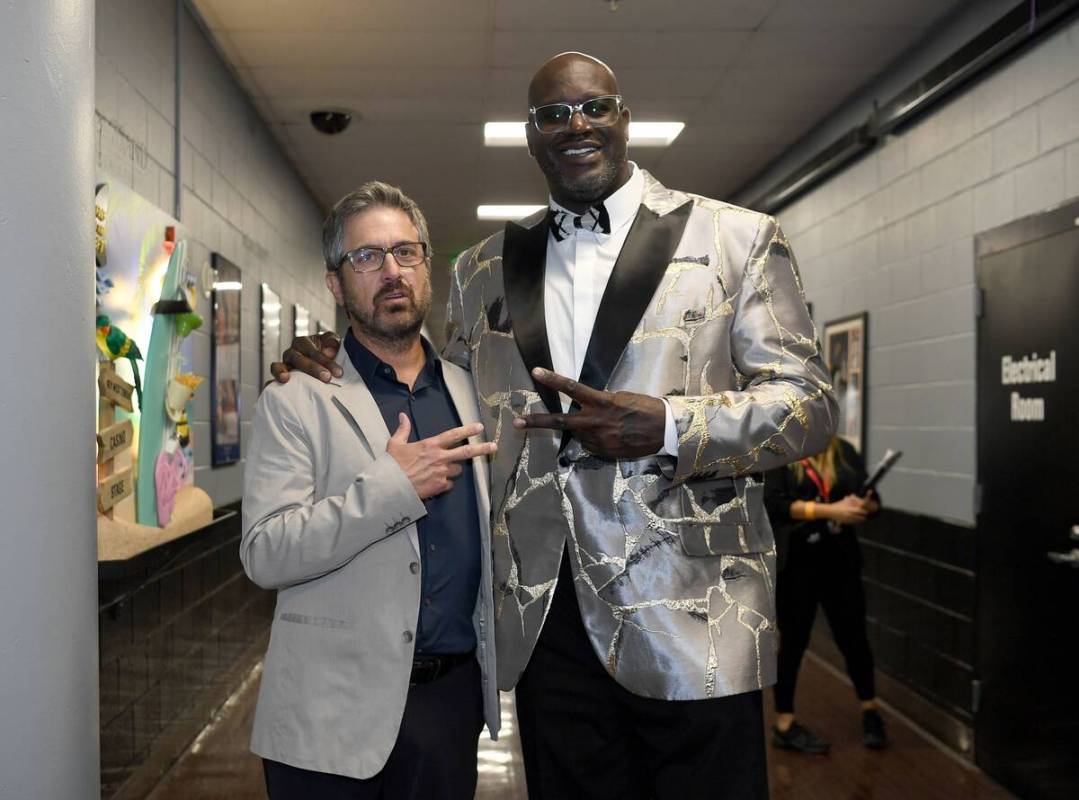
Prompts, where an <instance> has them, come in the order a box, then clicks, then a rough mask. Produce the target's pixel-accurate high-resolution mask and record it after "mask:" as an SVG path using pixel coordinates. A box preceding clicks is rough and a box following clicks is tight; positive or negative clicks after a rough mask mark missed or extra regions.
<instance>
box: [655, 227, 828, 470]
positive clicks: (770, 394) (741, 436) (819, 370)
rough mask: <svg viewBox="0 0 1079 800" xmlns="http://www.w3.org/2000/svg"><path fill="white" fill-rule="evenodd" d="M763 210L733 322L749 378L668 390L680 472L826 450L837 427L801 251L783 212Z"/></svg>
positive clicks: (738, 365) (762, 464)
mask: <svg viewBox="0 0 1079 800" xmlns="http://www.w3.org/2000/svg"><path fill="white" fill-rule="evenodd" d="M760 220H761V222H760V225H759V228H758V230H757V233H756V236H755V238H754V240H753V244H752V246H751V247H750V249H749V253H748V257H747V258H746V259H745V262H744V267H743V269H742V273H741V286H740V287H739V291H738V292H737V296H736V297H735V298H734V304H735V306H734V316H733V320H732V322H731V333H730V343H731V344H730V347H731V353H730V358H731V359H732V361H733V365H734V368H735V369H736V371H737V376H738V379H739V383H740V384H742V386H743V388H742V390H741V391H725V392H717V393H715V394H709V395H703V396H698V397H680V396H670V397H668V398H667V400H668V401H669V402H670V404H671V410H672V411H673V413H674V418H675V424H676V426H677V428H678V463H677V466H676V468H675V474H674V476H672V477H677V478H683V479H684V478H687V477H690V476H699V475H701V474H709V475H713V476H716V477H719V476H725V475H732V474H745V473H748V472H757V471H763V470H767V469H770V468H772V467H776V466H780V465H782V464H787V463H789V462H791V461H794V460H796V459H798V458H801V457H803V456H806V455H810V454H813V453H817V452H820V451H821V450H823V449H824V448H825V446H826V445H827V444H828V440H829V439H830V438H831V436H832V435H833V434H834V433H835V429H836V425H837V424H838V419H839V413H838V405H837V404H836V400H835V396H834V393H833V391H832V387H831V385H830V383H829V378H828V374H827V371H826V370H825V367H824V363H823V361H822V360H821V357H820V352H819V348H818V346H817V341H816V333H815V331H814V329H813V323H812V321H811V320H810V318H809V315H808V313H807V311H806V306H805V301H804V300H803V297H802V287H801V281H800V278H799V275H798V269H797V266H796V264H795V262H794V256H793V255H792V254H791V249H790V245H789V243H788V242H787V239H786V237H785V236H784V235H783V232H782V231H781V230H780V228H779V225H778V224H777V223H776V221H775V220H774V219H772V218H771V217H765V216H761V217H760ZM743 252H744V251H743Z"/></svg>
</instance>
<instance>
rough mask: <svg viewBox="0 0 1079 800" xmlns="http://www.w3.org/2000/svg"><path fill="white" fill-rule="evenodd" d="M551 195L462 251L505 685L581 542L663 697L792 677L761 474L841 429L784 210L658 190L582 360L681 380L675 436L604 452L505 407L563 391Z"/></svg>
mask: <svg viewBox="0 0 1079 800" xmlns="http://www.w3.org/2000/svg"><path fill="white" fill-rule="evenodd" d="M547 236H548V229H547V222H546V215H545V212H540V213H537V214H535V215H533V216H531V217H529V218H526V219H525V220H522V221H521V223H519V224H518V223H510V224H508V225H507V226H506V228H505V230H504V231H503V232H500V233H497V234H495V235H494V236H492V237H490V238H489V239H487V240H485V241H483V242H481V243H480V244H479V245H477V246H475V247H474V248H472V249H470V250H467V251H465V252H464V253H463V254H462V255H461V257H460V258H459V259H458V261H457V264H456V266H455V269H454V273H453V280H452V282H451V287H450V304H449V311H448V336H447V345H446V352H445V354H446V356H447V357H448V358H450V359H452V360H453V361H454V362H456V363H458V364H460V365H461V366H463V367H466V368H468V369H469V370H470V371H471V372H472V378H473V380H474V382H475V384H476V390H477V393H478V394H479V396H480V399H481V402H482V404H483V406H484V411H483V418H484V422H485V423H486V425H487V435H488V437H489V438H491V439H494V440H497V441H498V446H499V450H498V454H497V456H496V457H495V459H494V461H493V463H492V465H491V487H492V489H491V492H492V497H491V502H492V508H493V520H492V530H493V538H494V572H495V619H496V641H497V643H498V656H499V658H498V667H499V684H500V685H501V687H502V688H504V689H508V688H510V687H512V686H513V685H514V684H515V683H516V682H517V679H518V677H519V676H520V674H521V672H522V671H523V669H524V667H525V665H526V664H527V663H528V658H529V655H530V654H531V652H532V648H533V646H534V645H535V642H536V639H537V637H538V636H539V632H540V628H541V626H542V625H543V620H544V617H545V615H546V613H547V608H548V605H549V603H550V599H551V597H552V595H553V590H554V586H555V583H556V581H557V579H558V565H559V561H560V558H561V555H562V552H563V548H564V547H568V550H569V553H570V559H571V562H572V567H573V574H574V577H575V589H576V593H577V599H578V601H579V603H580V607H581V614H582V617H583V620H584V625H585V628H586V630H587V632H588V636H589V638H590V640H591V642H592V646H593V648H594V650H595V654H596V657H597V658H598V659H599V660H600V662H601V663H602V664H603V665H604V666H605V667H606V669H607V671H608V672H609V673H610V674H611V675H612V676H613V677H614V679H615V680H616V681H618V683H620V684H621V685H622V686H624V687H625V688H626V689H628V690H629V691H631V692H634V693H636V694H639V695H643V696H646V697H654V698H662V699H670V700H693V699H699V698H706V697H719V696H723V695H730V694H737V693H740V692H746V691H750V690H755V689H760V688H762V687H764V686H767V685H769V684H770V683H772V682H774V680H775V649H776V629H775V600H774V594H775V592H774V580H775V547H774V544H773V540H772V530H771V528H770V526H769V524H768V518H767V516H766V514H765V510H764V505H763V503H762V497H761V493H762V490H763V488H764V487H763V482H762V478H761V475H760V473H761V472H763V471H764V470H766V469H769V468H770V467H774V466H778V465H780V464H785V463H787V462H789V461H793V460H795V459H798V458H800V457H802V456H804V455H807V454H810V453H814V452H817V451H819V450H821V449H823V448H824V446H825V445H826V444H827V442H828V439H829V437H830V436H831V435H832V434H833V433H834V431H835V427H836V421H837V406H836V402H835V398H834V396H833V392H832V388H831V386H830V385H829V382H828V374H827V372H826V370H825V369H824V365H823V363H822V361H821V357H820V349H819V347H818V343H817V337H816V333H815V331H814V328H813V323H812V321H811V320H810V318H809V315H808V313H807V312H806V306H805V302H804V299H803V295H802V288H801V284H800V280H799V276H798V271H797V269H796V267H795V263H794V257H793V255H792V254H791V250H790V246H789V244H788V243H787V240H786V238H785V237H784V236H783V233H782V231H780V229H779V226H778V225H777V223H776V221H775V220H774V219H772V218H771V217H768V216H765V215H763V214H758V213H756V212H753V211H748V210H746V209H742V208H737V207H735V206H731V205H728V204H726V203H722V202H719V201H716V200H710V199H707V198H704V197H699V196H696V195H690V194H687V193H685V192H679V191H674V190H671V189H667V188H666V187H664V186H662V185H661V184H660V183H659V182H657V181H656V180H655V179H654V178H653V177H652V176H651V175H649V174H648V173H647V172H646V173H645V190H644V198H643V202H642V204H641V207H640V208H639V209H638V212H637V216H636V218H635V219H634V222H633V225H632V227H631V229H630V232H629V234H628V236H627V238H626V242H625V244H624V245H623V247H622V251H621V253H620V254H619V257H618V260H617V263H616V264H615V267H614V271H613V272H612V274H611V278H610V281H609V282H608V284H607V289H606V291H605V293H604V296H603V299H602V302H601V305H600V308H599V312H598V314H597V317H596V322H595V327H594V329H593V333H592V340H591V342H590V343H589V346H588V349H587V351H586V356H585V362H584V367H583V369H582V372H581V375H580V381H581V382H582V383H584V384H587V385H589V386H591V387H593V388H597V389H604V388H605V389H609V390H611V391H618V390H628V391H634V392H641V393H644V394H648V395H652V396H654V397H664V398H666V399H667V400H668V401H669V402H670V405H671V408H672V410H673V412H674V417H675V421H676V424H677V428H678V434H679V439H678V454H677V457H671V456H660V455H656V456H649V457H646V458H640V459H635V460H621V461H613V460H608V459H601V458H597V457H595V456H592V455H590V454H589V453H587V452H585V451H583V450H582V448H581V446H580V444H579V443H578V442H577V441H576V440H574V439H568V440H566V441H563V440H562V439H561V437H560V436H559V435H558V434H557V433H555V432H551V431H544V430H532V431H528V432H525V431H519V430H516V429H515V428H513V426H512V425H511V424H510V423H511V421H512V420H513V418H514V417H515V416H517V415H518V414H521V413H528V412H544V411H548V410H550V411H552V412H560V411H561V406H560V405H559V401H558V397H557V395H556V394H555V393H554V392H553V391H550V390H547V389H546V388H544V387H542V386H538V385H536V384H534V383H533V381H532V379H531V376H530V374H529V370H530V368H532V367H535V366H541V367H546V368H548V369H550V367H551V355H550V349H549V347H548V343H547V332H546V324H545V321H544V319H545V318H544V308H543V275H544V268H545V254H546V247H547Z"/></svg>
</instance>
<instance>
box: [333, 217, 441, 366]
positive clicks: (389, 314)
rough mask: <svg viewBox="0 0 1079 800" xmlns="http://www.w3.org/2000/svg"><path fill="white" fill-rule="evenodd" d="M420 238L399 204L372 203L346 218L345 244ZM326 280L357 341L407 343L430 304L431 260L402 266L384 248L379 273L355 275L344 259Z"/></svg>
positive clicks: (385, 244) (374, 244)
mask: <svg viewBox="0 0 1079 800" xmlns="http://www.w3.org/2000/svg"><path fill="white" fill-rule="evenodd" d="M417 241H420V235H419V232H418V231H417V230H416V226H415V225H413V224H412V221H411V220H410V219H409V218H408V215H407V214H406V213H405V212H404V211H401V210H400V209H398V208H387V207H385V206H375V207H373V208H369V209H368V210H366V211H363V212H362V213H360V214H356V215H354V216H352V217H350V218H349V219H348V221H347V222H346V223H345V249H346V250H354V249H356V248H358V247H364V246H369V247H386V248H389V247H393V246H394V245H397V244H400V243H401V242H417ZM326 285H327V286H328V287H329V289H330V291H331V292H333V296H334V298H335V299H336V300H337V304H338V305H341V306H344V308H345V311H347V312H348V317H349V320H350V321H351V322H352V328H353V331H354V333H355V334H356V336H357V337H358V338H360V339H361V340H363V339H375V340H377V341H379V342H383V343H385V344H389V345H401V344H409V343H411V341H412V340H413V339H415V337H417V336H418V335H419V332H420V328H421V327H422V326H423V320H424V318H425V317H426V316H427V312H428V311H429V310H430V309H431V271H430V264H429V263H428V262H427V261H424V262H423V263H422V264H420V265H419V266H417V267H414V268H404V269H402V268H401V266H400V265H399V264H398V263H397V260H396V259H395V258H394V257H393V254H392V253H387V254H386V257H385V259H384V260H383V262H382V269H380V270H379V271H378V272H369V273H365V274H357V273H356V272H354V271H353V270H352V267H351V266H349V264H348V261H347V260H346V261H345V263H344V264H342V265H341V267H340V268H339V269H338V270H336V271H334V272H329V273H327V274H326Z"/></svg>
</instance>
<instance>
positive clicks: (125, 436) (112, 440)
mask: <svg viewBox="0 0 1079 800" xmlns="http://www.w3.org/2000/svg"><path fill="white" fill-rule="evenodd" d="M134 438H135V426H134V425H132V424H131V420H129V419H125V420H124V421H123V422H117V423H116V424H115V425H110V426H109V427H107V428H104V429H103V430H100V431H98V433H97V463H98V464H104V463H105V462H106V461H109V460H111V459H113V458H115V457H116V455H117V453H122V452H123V451H124V450H127V449H128V448H129V447H131V444H132V441H133V440H134Z"/></svg>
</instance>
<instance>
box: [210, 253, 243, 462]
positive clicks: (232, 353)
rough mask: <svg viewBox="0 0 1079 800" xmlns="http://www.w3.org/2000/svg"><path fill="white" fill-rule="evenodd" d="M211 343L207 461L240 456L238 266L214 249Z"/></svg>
mask: <svg viewBox="0 0 1079 800" xmlns="http://www.w3.org/2000/svg"><path fill="white" fill-rule="evenodd" d="M212 263H213V270H214V281H213V299H212V302H213V312H214V320H213V346H212V347H211V348H210V403H211V414H210V439H211V444H212V447H211V451H212V455H211V459H210V463H211V464H212V465H213V466H215V467H220V466H224V465H225V464H233V463H235V462H237V461H239V460H240V307H241V304H240V298H241V292H242V290H243V282H242V281H241V279H240V268H239V267H237V266H236V265H235V264H233V263H232V262H231V261H229V260H228V259H227V258H225V257H224V256H222V255H221V254H220V253H214V254H213V258H212Z"/></svg>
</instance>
